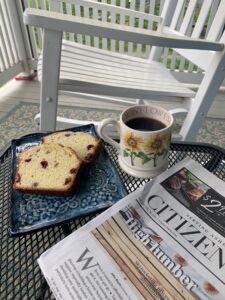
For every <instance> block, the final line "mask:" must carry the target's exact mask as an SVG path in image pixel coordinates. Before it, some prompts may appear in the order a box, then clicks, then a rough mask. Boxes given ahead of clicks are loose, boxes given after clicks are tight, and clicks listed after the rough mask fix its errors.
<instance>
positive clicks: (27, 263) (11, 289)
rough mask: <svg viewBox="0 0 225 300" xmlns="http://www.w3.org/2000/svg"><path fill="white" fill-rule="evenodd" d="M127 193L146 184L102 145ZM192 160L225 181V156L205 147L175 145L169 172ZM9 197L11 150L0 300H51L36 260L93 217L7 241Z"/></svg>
mask: <svg viewBox="0 0 225 300" xmlns="http://www.w3.org/2000/svg"><path fill="white" fill-rule="evenodd" d="M105 148H106V150H107V152H108V153H109V155H110V157H111V159H112V160H113V162H114V164H115V166H116V168H117V170H118V172H119V174H120V176H121V180H122V181H123V182H124V184H125V187H126V189H127V191H128V192H129V193H130V192H132V191H134V190H136V189H137V188H138V187H139V186H141V185H143V184H144V183H145V182H147V181H148V180H147V179H143V180H140V179H137V178H134V177H131V176H129V175H127V174H125V173H124V172H123V171H122V170H121V169H120V167H119V166H118V163H117V154H116V152H115V150H114V149H113V148H112V147H111V146H109V145H107V144H105ZM187 156H189V157H191V158H193V159H194V160H196V161H197V162H199V163H201V164H202V165H203V166H204V167H205V168H206V169H208V170H209V171H210V172H212V173H213V174H215V175H216V176H217V177H219V178H220V179H222V180H224V181H225V152H224V151H223V150H222V149H221V148H218V147H216V146H210V145H207V144H187V143H183V142H181V143H174V144H172V145H171V149H170V154H169V168H170V167H171V166H173V165H175V164H176V163H177V162H179V161H181V160H182V159H183V158H185V157H187ZM10 196H11V148H10V147H8V148H6V149H5V150H3V151H2V153H1V156H0V250H1V253H0V268H1V273H0V300H3V299H4V300H5V299H13V300H16V299H54V297H53V295H52V294H51V292H50V290H49V288H48V286H47V283H46V282H45V279H44V277H43V276H42V273H41V271H40V269H39V266H38V264H37V259H38V257H39V256H40V255H41V254H42V253H43V252H44V251H45V250H47V249H48V248H50V247H51V246H53V245H54V244H56V243H57V242H58V241H60V240H61V239H63V238H64V237H65V236H67V235H68V234H69V233H71V232H72V231H74V230H76V229H77V228H78V227H80V226H81V225H83V224H85V223H86V222H87V221H89V220H90V219H92V218H93V217H94V216H95V215H96V214H95V215H93V214H92V215H91V216H88V217H85V218H80V219H77V220H76V221H72V222H69V223H68V224H66V225H61V226H54V227H51V228H48V229H45V230H39V231H37V232H35V233H32V234H26V235H24V236H19V237H10V236H9V233H8V225H9V217H10V209H9V207H10Z"/></svg>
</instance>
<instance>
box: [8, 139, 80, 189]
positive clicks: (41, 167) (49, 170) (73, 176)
mask: <svg viewBox="0 0 225 300" xmlns="http://www.w3.org/2000/svg"><path fill="white" fill-rule="evenodd" d="M81 164H82V162H81V160H80V159H79V158H78V157H77V155H76V153H75V152H74V150H73V149H71V148H67V147H63V146H61V145H58V144H41V145H37V146H33V147H30V148H28V149H26V150H24V151H23V152H21V153H20V154H19V155H18V167H17V171H16V177H15V181H14V184H13V187H14V189H16V190H18V191H23V192H28V193H29V192H30V193H36V194H47V195H69V194H71V193H72V192H73V189H74V187H75V185H76V182H77V178H78V175H79V173H80V170H81Z"/></svg>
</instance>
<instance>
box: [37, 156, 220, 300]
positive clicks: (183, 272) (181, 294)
mask: <svg viewBox="0 0 225 300" xmlns="http://www.w3.org/2000/svg"><path fill="white" fill-rule="evenodd" d="M224 186H225V183H224V182H222V181H221V180H219V179H218V178H216V177H215V176H214V175H212V174H211V173H209V172H208V171H207V170H205V169H204V168H203V167H202V166H201V165H200V164H198V163H197V162H195V161H193V160H191V159H189V158H188V159H185V160H183V161H181V162H180V163H178V164H177V165H176V166H174V167H172V168H171V169H169V170H167V171H166V172H164V173H162V174H161V175H159V176H157V177H156V178H154V179H153V180H151V181H150V182H148V183H146V184H145V185H144V186H142V187H141V188H139V189H138V190H136V191H134V192H133V193H131V194H129V195H127V196H126V197H125V198H123V199H122V200H121V201H119V202H117V203H116V204H115V205H113V206H112V207H111V208H109V209H107V210H106V211H105V212H103V213H102V214H100V215H99V216H98V217H96V218H95V219H93V220H92V221H91V222H89V223H87V224H86V225H84V226H83V227H81V228H80V229H78V230H77V231H76V232H74V233H72V234H71V235H69V236H68V237H66V238H65V239H64V240H62V241H60V242H59V243H58V244H56V245H55V246H53V247H52V248H50V249H49V250H47V251H46V252H45V253H43V254H42V255H41V257H40V258H39V260H38V262H39V265H40V267H41V270H42V272H43V274H44V276H45V278H46V280H47V282H48V284H49V286H50V288H51V290H52V291H53V294H54V296H55V297H56V299H66V300H67V299H68V300H69V299H90V300H92V299H93V300H95V299H96V300H98V299H100V300H101V299H115V300H117V299H118V300H119V299H121V300H122V299H123V300H126V299H132V300H134V299H165V300H168V299H169V300H174V299H176V300H177V299H178V300H179V299H193V300H194V299H196V300H197V299H215V300H222V299H225V297H224V295H225V277H224V274H225V255H224V253H225V238H224V236H223V231H222V229H221V228H220V227H222V225H223V218H222V216H223V199H224V197H225V193H224V194H223V193H222V191H223V190H225V189H224ZM210 197H213V199H212V198H211V200H216V201H220V203H221V205H220V206H221V210H218V209H217V212H215V211H214V210H213V209H214V208H215V203H217V205H218V202H214V201H213V202H207V203H206V204H205V202H204V201H208V199H210ZM204 199H207V200H204ZM196 203H198V205H197V206H196ZM210 205H212V207H210ZM217 208H218V206H217ZM207 209H208V210H212V211H213V213H212V214H211V215H210V214H209V213H210V212H209V211H208V210H207ZM204 210H206V212H204ZM202 212H204V213H202ZM208 214H209V217H208V219H207V216H208Z"/></svg>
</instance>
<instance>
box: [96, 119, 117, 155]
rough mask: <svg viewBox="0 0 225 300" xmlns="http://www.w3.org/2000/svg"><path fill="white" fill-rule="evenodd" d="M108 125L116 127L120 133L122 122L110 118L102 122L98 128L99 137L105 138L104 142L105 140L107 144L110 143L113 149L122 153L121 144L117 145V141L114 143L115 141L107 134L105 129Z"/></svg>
mask: <svg viewBox="0 0 225 300" xmlns="http://www.w3.org/2000/svg"><path fill="white" fill-rule="evenodd" d="M107 125H113V126H115V127H116V129H117V130H118V132H119V133H120V122H119V121H116V120H114V119H111V118H108V119H104V120H102V121H101V122H100V124H99V126H98V133H99V135H100V136H101V137H102V138H103V140H105V141H106V142H107V143H109V144H110V145H112V146H113V147H115V148H116V150H117V151H120V144H119V143H117V142H116V141H114V140H113V139H111V138H110V137H109V136H108V135H107V134H106V133H105V132H104V128H105V126H107Z"/></svg>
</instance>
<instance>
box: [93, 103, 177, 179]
mask: <svg viewBox="0 0 225 300" xmlns="http://www.w3.org/2000/svg"><path fill="white" fill-rule="evenodd" d="M107 125H111V126H115V127H116V128H117V130H118V132H119V133H120V143H117V142H116V141H114V140H113V139H111V138H110V137H109V136H108V135H107V134H106V132H105V127H106V126H107ZM172 125H173V116H172V114H171V113H170V112H168V111H166V110H165V109H164V108H161V107H159V106H155V105H135V106H132V107H129V108H128V109H126V110H125V111H123V112H122V114H121V115H120V120H119V121H117V120H114V119H111V118H109V119H104V120H103V121H101V122H100V124H99V127H98V132H99V134H100V136H101V137H102V138H103V139H104V140H105V141H106V142H108V143H109V144H111V145H112V146H114V147H115V148H116V149H117V150H118V152H119V157H118V160H119V165H120V167H121V168H122V169H123V170H124V171H125V172H126V173H128V174H130V175H132V176H135V177H139V178H150V177H154V176H156V175H158V174H160V173H161V172H163V171H164V170H166V169H167V166H168V153H169V147H170V142H171V133H172Z"/></svg>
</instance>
